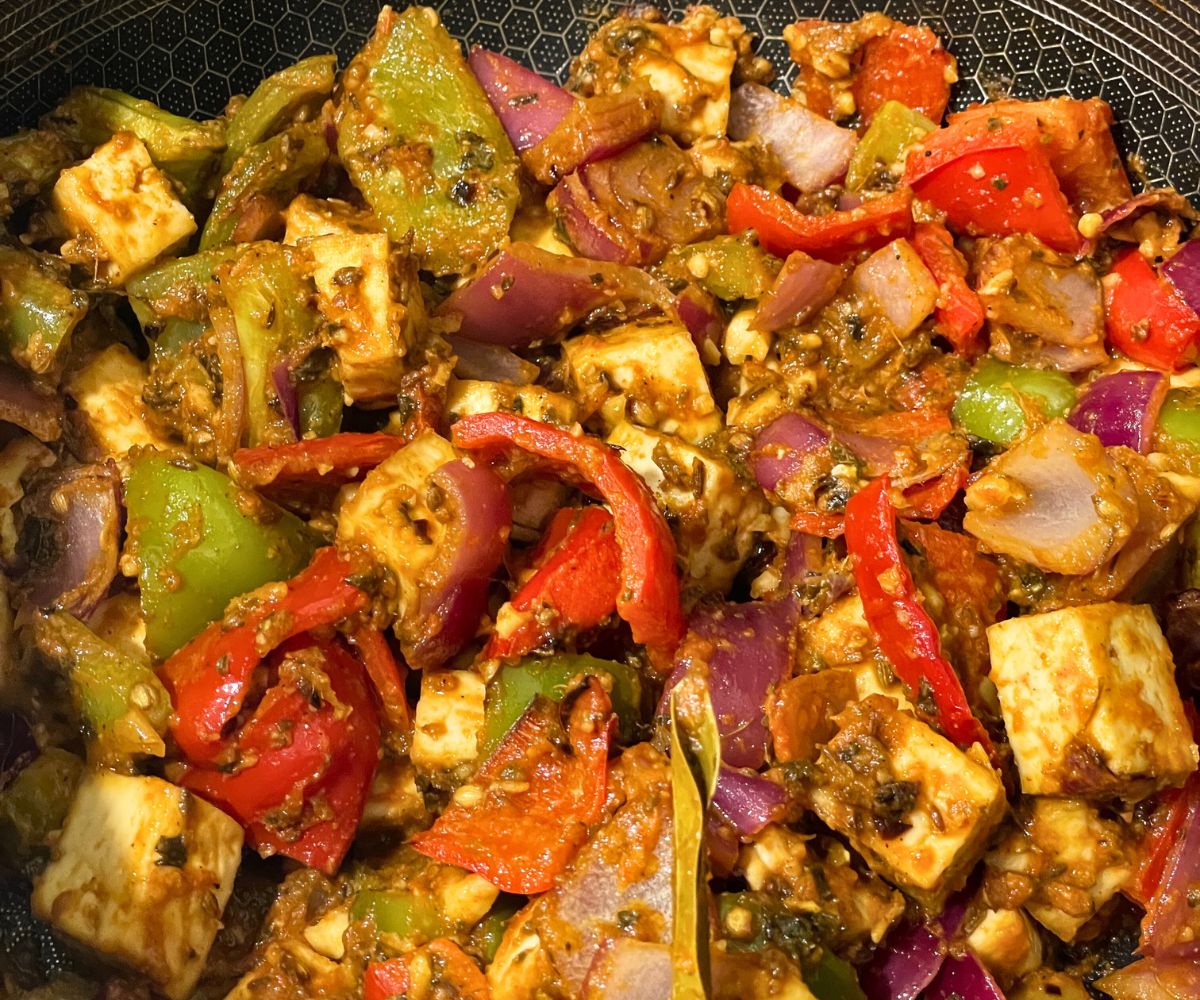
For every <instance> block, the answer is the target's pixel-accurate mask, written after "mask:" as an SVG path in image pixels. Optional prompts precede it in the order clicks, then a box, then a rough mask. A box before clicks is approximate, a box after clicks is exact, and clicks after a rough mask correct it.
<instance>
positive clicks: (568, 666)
mask: <svg viewBox="0 0 1200 1000" xmlns="http://www.w3.org/2000/svg"><path fill="white" fill-rule="evenodd" d="M587 675H592V676H603V677H611V678H612V694H611V697H612V701H613V707H614V708H615V709H616V712H617V717H618V719H619V720H620V724H621V735H622V737H623V738H624V739H626V740H630V739H631V738H632V737H633V734H634V731H635V730H636V727H637V725H638V723H639V722H640V720H641V704H642V681H641V678H640V677H639V676H638V673H637V671H636V670H635V669H634V668H633V667H631V666H629V664H627V663H620V662H617V661H615V660H600V659H597V658H596V657H594V656H586V655H571V654H566V653H563V654H560V655H557V656H549V657H546V658H545V659H540V658H537V657H527V658H525V659H523V660H520V661H519V662H517V663H510V664H507V665H506V666H503V667H501V668H500V669H499V670H498V671H497V672H496V675H495V676H494V677H493V678H492V679H491V681H490V682H489V684H488V690H487V700H486V703H485V707H484V724H483V743H482V746H481V751H482V753H483V754H485V755H486V754H489V753H491V752H492V751H493V750H494V749H495V748H496V747H497V746H498V745H499V743H500V741H501V740H502V739H503V738H504V734H505V733H507V732H508V731H509V730H510V729H512V727H513V726H514V725H516V723H517V720H518V719H520V718H521V716H522V715H524V714H525V710H526V709H527V708H529V706H530V705H532V704H533V700H534V698H536V697H537V696H538V695H543V696H544V697H546V698H550V699H552V700H553V701H561V700H562V698H563V695H564V694H565V693H566V690H567V685H568V684H570V683H571V681H572V680H574V679H575V678H578V677H583V676H587Z"/></svg>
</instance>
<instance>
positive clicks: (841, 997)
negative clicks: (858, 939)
mask: <svg viewBox="0 0 1200 1000" xmlns="http://www.w3.org/2000/svg"><path fill="white" fill-rule="evenodd" d="M804 983H805V985H806V986H807V987H808V988H809V990H810V991H811V992H812V995H813V996H815V997H816V998H817V1000H867V995H866V994H865V993H864V992H863V991H862V987H861V986H859V985H858V976H856V975H855V974H854V966H852V965H851V964H850V963H849V962H847V961H845V960H843V959H840V958H838V957H837V955H835V954H834V953H833V952H831V951H830V950H829V949H828V948H826V949H825V950H824V951H822V952H821V958H820V961H818V962H817V963H816V965H814V966H812V967H811V968H809V969H806V970H805V972H804Z"/></svg>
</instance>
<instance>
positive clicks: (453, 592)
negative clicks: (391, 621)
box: [404, 460, 512, 670]
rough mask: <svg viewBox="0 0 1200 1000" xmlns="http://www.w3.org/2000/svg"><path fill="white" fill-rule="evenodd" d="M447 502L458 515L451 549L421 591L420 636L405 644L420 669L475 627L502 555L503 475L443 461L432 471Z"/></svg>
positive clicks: (508, 523)
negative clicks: (410, 643) (416, 639)
mask: <svg viewBox="0 0 1200 1000" xmlns="http://www.w3.org/2000/svg"><path fill="white" fill-rule="evenodd" d="M431 480H432V482H434V483H435V484H437V486H438V487H439V488H440V489H441V490H442V493H443V494H444V496H445V503H446V505H447V507H449V508H450V509H451V510H452V511H453V512H454V514H455V516H457V518H458V520H459V524H458V530H457V532H456V533H454V534H452V535H451V538H452V542H451V543H450V544H451V545H452V550H451V551H450V552H448V553H447V554H446V556H445V558H446V560H447V561H446V563H445V568H444V570H443V571H442V573H441V574H440V576H439V578H438V580H437V581H436V583H435V582H432V581H430V582H428V583H427V585H426V586H425V587H424V588H422V591H421V603H420V606H419V607H418V609H417V617H418V619H419V620H420V621H421V622H422V628H423V629H424V632H423V635H422V637H421V639H420V640H419V641H418V642H416V643H414V644H413V645H411V646H407V647H406V648H405V650H404V655H405V658H406V659H407V660H408V662H409V665H410V666H412V667H415V668H416V669H418V670H427V669H431V668H434V667H440V666H442V665H443V664H444V663H445V662H446V661H447V660H448V659H449V658H450V657H451V656H453V655H454V654H455V653H457V652H458V651H459V650H460V649H461V648H462V647H463V645H464V644H465V643H466V642H467V640H468V639H470V638H471V637H472V636H473V635H474V634H475V632H476V630H477V629H478V627H479V619H480V618H481V617H482V615H483V612H484V609H485V606H486V604H487V587H488V582H489V580H490V579H491V577H492V574H493V573H494V572H495V571H496V568H497V567H498V566H499V565H500V560H501V559H502V558H503V557H504V550H505V547H506V544H507V542H508V533H509V530H510V529H511V527H512V511H511V509H510V507H509V503H508V491H507V489H506V488H505V485H504V482H503V480H501V479H500V477H499V476H497V475H496V474H495V473H494V472H492V471H491V470H490V469H488V468H486V467H485V466H483V465H476V464H471V465H468V464H467V463H466V462H464V461H461V460H459V461H454V462H447V463H446V464H445V465H443V466H442V467H441V468H439V469H438V470H437V471H435V472H434V473H433V476H432V477H431Z"/></svg>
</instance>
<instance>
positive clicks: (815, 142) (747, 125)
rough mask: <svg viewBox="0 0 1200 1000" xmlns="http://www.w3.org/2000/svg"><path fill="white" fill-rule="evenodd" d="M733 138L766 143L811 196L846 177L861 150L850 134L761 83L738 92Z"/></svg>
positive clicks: (788, 174)
mask: <svg viewBox="0 0 1200 1000" xmlns="http://www.w3.org/2000/svg"><path fill="white" fill-rule="evenodd" d="M729 136H730V138H732V139H758V140H759V141H760V142H762V144H763V145H764V146H766V147H767V148H768V149H769V150H770V151H771V152H772V153H774V154H775V157H776V159H778V160H779V164H780V166H781V167H782V168H783V175H784V177H786V178H787V179H788V182H789V183H791V184H792V185H793V186H794V187H795V188H797V189H798V190H800V191H803V192H805V193H806V194H807V193H809V192H812V191H820V190H821V189H822V188H824V187H827V186H828V185H830V184H832V183H833V182H834V181H836V180H837V179H838V178H840V177H843V176H845V173H846V168H847V167H848V166H849V165H850V157H851V156H853V155H854V147H855V146H857V145H858V136H857V135H855V134H854V132H853V131H851V130H850V129H846V128H841V127H839V126H837V125H835V124H834V123H833V122H831V121H830V120H829V119H828V118H822V117H821V116H820V115H818V114H814V113H813V112H812V111H809V110H808V108H806V107H805V106H804V105H803V104H801V103H800V102H799V101H793V100H790V99H789V98H786V97H781V96H780V95H779V94H777V93H775V91H773V90H771V89H770V88H768V87H764V86H762V85H760V84H757V83H743V84H742V85H741V86H740V87H738V88H737V90H735V91H734V92H733V95H732V98H731V100H730V102H729Z"/></svg>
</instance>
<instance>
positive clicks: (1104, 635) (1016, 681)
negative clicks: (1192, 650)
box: [988, 603, 1197, 801]
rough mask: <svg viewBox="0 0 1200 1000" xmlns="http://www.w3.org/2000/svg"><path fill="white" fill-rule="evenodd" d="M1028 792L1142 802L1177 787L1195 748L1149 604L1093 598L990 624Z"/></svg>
mask: <svg viewBox="0 0 1200 1000" xmlns="http://www.w3.org/2000/svg"><path fill="white" fill-rule="evenodd" d="M988 646H989V648H990V650H991V660H992V669H991V675H990V676H991V679H992V681H993V682H994V683H995V685H996V689H997V691H998V692H999V695H1000V708H1001V710H1002V711H1003V713H1004V724H1005V726H1006V727H1007V729H1008V739H1009V742H1010V743H1011V744H1012V748H1013V756H1014V757H1015V758H1016V762H1017V768H1018V769H1019V770H1020V772H1021V790H1022V791H1023V792H1024V793H1025V794H1026V795H1075V796H1082V797H1085V798H1102V799H1107V798H1112V797H1114V796H1118V797H1121V798H1123V799H1125V800H1127V801H1132V800H1135V799H1140V798H1142V797H1144V796H1146V795H1149V794H1150V793H1151V792H1153V791H1156V790H1157V789H1160V788H1164V787H1167V786H1168V785H1179V784H1182V782H1183V780H1184V779H1185V778H1186V777H1187V775H1188V774H1190V773H1191V772H1192V771H1193V770H1195V768H1196V761H1197V753H1196V745H1195V744H1194V743H1193V742H1192V737H1191V727H1190V726H1189V725H1188V722H1187V719H1186V718H1185V717H1184V714H1183V702H1182V701H1181V700H1180V697H1179V689H1178V688H1177V687H1176V686H1175V666H1174V663H1173V662H1172V660H1171V651H1170V649H1169V648H1168V647H1167V642H1166V640H1165V639H1164V638H1163V634H1162V631H1161V630H1160V629H1159V627H1158V623H1157V622H1156V621H1155V620H1154V615H1153V614H1152V613H1151V611H1150V609H1149V608H1148V607H1145V606H1144V605H1129V604H1116V603H1106V604H1090V605H1086V606H1083V607H1074V608H1063V609H1061V610H1059V611H1050V612H1047V613H1045V614H1040V615H1023V616H1021V617H1020V618H1011V619H1009V620H1008V621H1004V622H1000V623H998V624H996V625H993V626H991V628H989V629H988Z"/></svg>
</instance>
